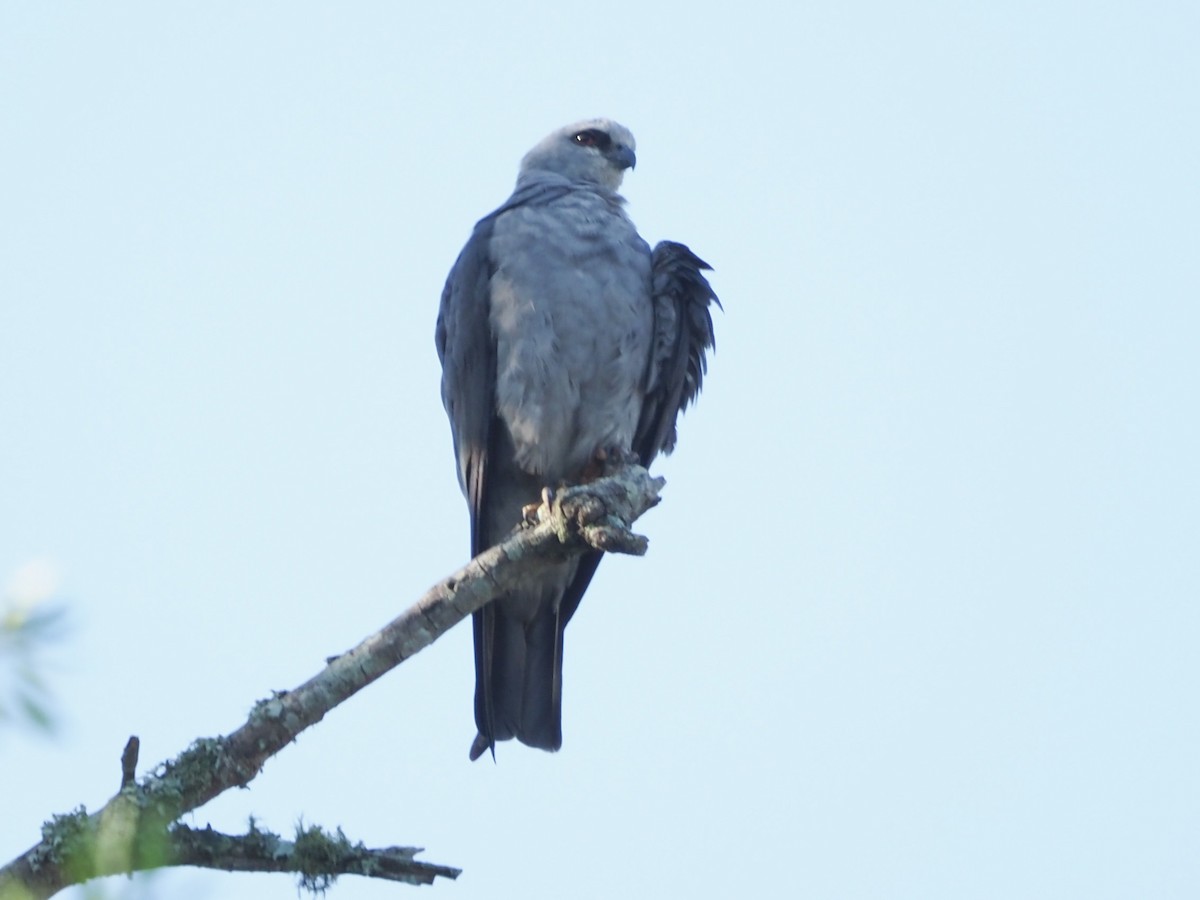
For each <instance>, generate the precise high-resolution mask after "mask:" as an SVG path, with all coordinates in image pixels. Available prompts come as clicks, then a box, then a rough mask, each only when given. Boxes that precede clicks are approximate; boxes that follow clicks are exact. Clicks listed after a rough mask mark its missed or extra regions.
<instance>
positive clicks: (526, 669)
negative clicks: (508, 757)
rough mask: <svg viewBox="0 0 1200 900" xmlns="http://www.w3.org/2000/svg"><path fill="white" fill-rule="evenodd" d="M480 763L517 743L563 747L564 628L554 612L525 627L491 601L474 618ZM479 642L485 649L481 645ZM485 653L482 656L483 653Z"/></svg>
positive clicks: (476, 750) (546, 611) (545, 611)
mask: <svg viewBox="0 0 1200 900" xmlns="http://www.w3.org/2000/svg"><path fill="white" fill-rule="evenodd" d="M475 615H476V617H478V618H482V619H484V621H483V622H479V621H478V618H477V622H476V635H475V637H476V648H475V650H476V668H475V725H476V727H477V728H478V730H479V736H478V737H477V738H476V739H475V743H474V744H473V745H472V747H471V759H477V758H478V757H479V756H481V755H482V754H483V753H484V752H485V751H486V750H488V749H489V748H492V747H494V744H495V742H496V741H504V740H508V739H510V738H514V737H515V738H516V739H517V740H519V741H520V742H521V743H522V744H526V745H528V746H530V747H537V748H539V749H542V750H552V751H553V750H558V749H559V748H560V747H561V746H562V627H561V625H560V616H559V613H558V611H557V610H555V609H553V608H548V609H543V610H542V611H540V612H539V613H538V614H537V615H536V616H535V617H534V618H533V620H532V621H530V622H528V623H526V622H524V621H522V620H520V619H518V618H515V617H512V616H509V615H506V614H505V613H504V611H503V610H502V609H501V608H500V604H499V603H497V602H493V603H491V604H489V605H488V606H486V607H484V609H483V610H481V611H480V612H478V613H476V614H475ZM481 639H482V640H483V641H484V643H485V646H483V647H481V646H480V641H481ZM481 650H482V652H481Z"/></svg>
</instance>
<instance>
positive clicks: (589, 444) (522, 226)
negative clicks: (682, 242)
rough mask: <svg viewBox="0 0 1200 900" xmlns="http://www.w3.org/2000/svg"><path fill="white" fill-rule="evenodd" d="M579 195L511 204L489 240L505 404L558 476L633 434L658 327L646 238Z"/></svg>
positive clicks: (537, 459) (530, 467) (533, 452)
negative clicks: (544, 202)
mask: <svg viewBox="0 0 1200 900" xmlns="http://www.w3.org/2000/svg"><path fill="white" fill-rule="evenodd" d="M568 199H569V200H571V201H572V202H559V203H555V204H551V205H548V206H544V207H533V208H525V207H521V208H518V209H514V210H511V211H509V212H507V213H505V214H504V215H503V216H501V217H500V219H499V220H498V221H497V222H496V225H495V228H494V231H493V235H492V240H491V246H490V248H489V249H490V253H489V255H490V258H491V261H492V264H493V267H494V274H493V275H492V278H491V281H490V286H489V287H490V309H489V318H490V325H491V329H492V333H493V337H494V338H495V345H496V397H495V402H496V413H497V416H498V418H499V419H500V421H501V422H502V423H503V424H504V426H506V427H507V429H508V431H509V433H510V436H511V438H512V445H513V448H514V453H515V459H516V462H517V463H518V465H520V467H521V468H523V469H524V470H526V471H528V472H530V473H533V474H536V475H539V476H542V477H543V478H545V480H546V481H547V482H550V483H552V482H555V481H559V480H570V479H573V478H574V477H576V476H577V475H578V474H579V470H581V469H582V468H583V467H584V466H585V465H586V464H587V463H588V461H589V460H590V459H591V458H592V455H593V454H594V453H595V451H596V449H597V448H599V447H612V446H620V447H626V448H627V447H628V446H629V445H630V443H631V441H632V439H633V432H634V427H635V426H636V424H637V418H638V414H639V412H640V410H641V405H642V396H643V393H642V387H643V379H644V376H645V372H646V364H647V359H648V357H649V353H650V345H651V335H652V329H653V311H652V306H651V299H650V252H649V248H648V247H647V245H646V243H645V242H644V241H643V240H642V239H641V238H640V237H639V236H638V234H637V231H636V229H635V228H634V227H633V225H632V223H631V222H630V221H629V220H628V219H627V218H626V217H625V216H624V214H623V213H621V212H620V211H619V209H614V208H613V207H612V205H611V204H610V203H608V202H606V201H604V200H603V199H602V198H599V197H597V198H595V202H590V201H589V198H586V197H585V198H568Z"/></svg>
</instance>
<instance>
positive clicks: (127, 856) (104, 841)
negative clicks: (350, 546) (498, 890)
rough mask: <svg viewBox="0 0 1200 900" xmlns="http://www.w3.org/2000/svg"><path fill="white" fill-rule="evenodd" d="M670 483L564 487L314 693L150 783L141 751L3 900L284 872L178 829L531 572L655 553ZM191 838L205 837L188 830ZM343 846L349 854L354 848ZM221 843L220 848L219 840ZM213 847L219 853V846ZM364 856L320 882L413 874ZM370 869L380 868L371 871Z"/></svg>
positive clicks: (13, 866) (262, 706) (617, 480)
mask: <svg viewBox="0 0 1200 900" xmlns="http://www.w3.org/2000/svg"><path fill="white" fill-rule="evenodd" d="M663 484H664V482H663V479H661V478H652V477H651V476H650V474H649V473H648V472H647V471H646V470H645V469H643V468H642V467H641V466H638V465H635V464H631V463H628V462H627V461H621V460H613V461H612V468H611V469H610V471H608V472H607V473H606V474H605V476H604V477H603V478H600V479H598V480H596V481H593V482H591V483H589V484H586V485H581V486H577V487H570V488H565V489H563V490H561V491H559V492H558V493H557V495H555V494H553V493H551V492H549V491H547V492H546V495H545V496H544V498H543V503H542V505H541V507H539V508H538V509H537V511H536V515H535V517H534V518H535V523H533V524H528V525H527V526H526V527H523V528H521V529H519V530H518V531H516V532H515V533H514V534H513V536H512V537H510V538H509V539H508V540H507V541H505V542H504V543H502V544H499V545H497V546H495V547H492V548H491V549H490V550H487V551H485V552H484V553H481V554H480V555H479V556H477V557H475V559H473V560H471V562H469V563H468V564H467V565H466V566H464V567H463V568H462V569H459V570H458V571H457V572H455V573H454V574H453V575H451V576H450V577H449V578H446V579H443V580H442V581H441V582H439V583H438V584H436V585H434V586H433V587H432V588H430V589H429V590H428V591H427V592H426V593H425V595H424V596H423V597H422V598H421V599H420V600H418V601H417V603H416V604H415V605H414V606H412V607H410V608H409V609H408V610H407V611H405V612H404V613H402V614H401V615H400V616H399V617H398V618H396V619H395V620H393V621H392V622H390V623H389V624H388V625H386V626H384V628H383V629H382V630H380V631H379V632H377V633H375V634H373V635H371V636H370V637H368V638H367V639H366V640H364V641H363V642H362V643H360V644H359V645H358V646H357V647H355V648H353V649H352V650H349V651H347V652H346V653H343V654H341V655H339V656H334V657H330V658H329V659H328V660H326V665H325V668H324V669H323V670H322V671H321V672H319V673H318V674H317V675H315V676H313V677H312V678H310V679H309V680H308V681H306V682H305V683H304V684H302V685H300V686H299V687H297V688H295V689H293V690H291V691H278V692H276V693H275V694H274V696H272V697H270V698H268V699H264V700H260V701H258V703H256V704H255V706H254V709H253V710H252V711H251V713H250V716H249V718H248V719H247V720H246V722H245V724H243V725H242V726H241V727H240V728H238V729H236V730H235V731H233V732H231V733H230V734H228V735H225V736H222V737H216V738H201V739H199V740H197V741H195V742H194V743H193V744H192V746H191V747H189V748H188V749H187V750H185V751H183V752H182V753H181V754H179V756H177V757H176V758H175V759H173V760H171V761H169V762H166V763H163V764H161V765H159V766H158V767H157V768H156V769H155V770H154V771H153V772H152V773H150V774H149V775H147V776H145V777H144V778H142V779H141V780H140V781H133V780H132V779H129V778H128V774H129V771H130V768H131V766H132V765H133V763H132V762H131V757H130V754H132V753H136V748H135V745H134V744H133V741H131V742H130V745H128V746H127V748H126V755H125V756H124V757H123V762H122V788H121V790H120V791H119V792H118V793H117V795H116V796H115V797H113V798H112V799H111V800H110V801H109V802H108V803H107V804H105V806H104V808H103V809H101V810H100V811H99V812H95V813H91V814H89V813H87V812H86V811H85V810H84V809H83V808H82V807H81V808H80V809H79V810H77V811H76V812H73V813H70V814H68V815H65V816H56V817H54V818H53V819H51V820H50V821H49V822H47V823H46V824H45V825H43V827H42V840H41V841H40V842H39V843H38V844H36V845H35V846H33V847H31V848H30V849H29V850H27V851H26V852H25V853H23V854H22V855H21V856H19V857H17V858H16V859H14V860H13V861H12V862H10V863H8V864H7V865H5V866H3V867H0V900H9V898H20V900H27V898H28V900H32V898H44V897H50V896H53V895H54V894H56V893H57V892H58V891H60V890H61V889H62V888H64V887H66V886H68V885H71V884H78V883H80V882H83V881H86V880H88V879H89V878H94V877H97V876H99V875H104V874H113V873H117V872H131V871H140V870H143V869H149V868H159V867H162V866H164V865H210V866H212V867H216V868H228V869H235V868H236V869H240V870H242V871H249V870H253V871H280V870H281V869H280V867H278V866H275V865H274V864H271V867H268V864H267V863H266V862H263V863H262V867H259V868H255V867H254V866H253V862H254V859H255V857H254V856H253V854H248V853H246V852H245V851H246V846H245V845H246V841H247V839H248V838H251V837H252V836H253V833H254V831H255V829H253V828H252V829H251V834H250V835H247V836H245V837H244V838H229V837H228V836H223V835H218V836H217V837H220V838H224V839H226V840H228V841H239V842H240V843H239V844H238V846H239V848H240V851H241V852H242V853H243V855H242V856H221V855H219V854H218V855H215V856H213V857H212V859H213V860H214V861H213V862H211V863H200V862H196V861H195V860H196V859H198V858H200V855H199V852H198V851H195V852H191V851H189V852H191V855H190V856H189V855H187V854H185V853H183V847H182V845H180V844H179V841H181V840H182V837H180V836H181V835H182V834H184V831H182V828H183V827H182V826H180V825H177V824H176V825H173V824H172V823H175V822H176V820H177V819H179V817H180V816H182V815H183V814H184V813H187V812H190V811H192V810H194V809H196V808H198V807H200V806H202V805H203V804H205V803H207V802H208V801H209V800H211V799H212V798H213V797H215V796H217V795H218V794H220V793H222V792H223V791H226V790H228V789H230V788H232V787H244V786H245V785H246V784H248V783H249V782H250V781H251V780H252V779H253V778H254V777H255V776H256V775H258V773H259V771H261V769H262V767H263V764H264V763H265V762H266V761H267V760H268V759H269V758H270V757H272V756H274V755H275V754H276V753H278V752H279V751H280V750H281V749H283V747H285V746H287V744H289V743H290V742H291V741H292V740H294V739H295V738H296V736H297V735H299V734H300V732H302V731H303V730H304V729H306V728H308V727H309V726H310V725H313V724H315V723H317V722H319V721H320V720H321V719H322V718H323V717H324V716H325V714H326V713H328V712H329V711H330V710H331V709H333V708H334V707H335V706H337V705H338V704H339V703H341V702H342V701H343V700H346V699H347V698H348V697H351V696H352V695H354V694H355V693H357V692H358V691H360V690H362V688H364V687H366V686H367V685H368V684H370V683H371V682H372V681H374V680H376V679H377V678H379V677H380V676H382V675H384V674H385V673H386V672H388V671H390V670H391V669H393V668H395V667H396V666H398V665H399V664H400V663H402V662H404V660H406V659H408V658H409V657H410V656H412V655H413V654H415V653H417V652H418V651H420V650H422V649H424V648H425V647H427V646H428V645H429V644H431V643H433V641H435V640H436V639H437V638H438V637H440V636H441V635H442V634H444V633H445V632H446V631H448V630H449V629H450V628H452V627H453V626H454V625H456V624H457V623H458V622H460V621H462V620H463V619H464V618H466V617H467V616H469V615H470V614H471V613H473V612H474V611H475V610H477V609H479V608H480V607H482V606H483V605H484V604H485V603H487V602H488V601H490V600H492V599H494V598H495V597H497V596H499V595H501V594H503V593H504V592H505V591H507V590H508V589H510V588H511V587H513V586H514V585H515V584H516V583H517V582H518V581H519V580H520V579H521V578H522V577H525V576H526V575H528V573H529V571H530V569H531V568H537V567H540V566H542V565H545V564H547V562H548V561H553V560H560V559H562V558H563V557H564V556H571V555H574V554H578V553H582V552H584V551H586V550H588V549H593V548H594V549H599V550H606V551H610V552H618V553H633V554H638V555H640V554H642V553H645V551H646V540H645V538H643V537H640V536H639V535H635V534H633V533H632V532H630V530H629V529H630V525H632V523H633V522H634V521H635V520H636V519H637V518H638V517H639V516H641V515H642V513H644V512H646V510H648V509H650V508H651V507H653V506H655V505H656V504H657V503H658V499H659V496H658V495H659V491H661V489H662V486H663ZM131 747H133V749H131ZM187 833H189V834H191V835H195V834H197V833H200V834H203V833H204V832H194V831H192V830H191V829H187ZM260 834H263V833H262V832H260ZM339 834H340V832H339ZM272 837H275V836H272ZM276 840H278V838H276ZM341 840H342V841H343V842H345V844H346V845H347V846H349V842H348V841H345V838H344V837H342V838H341ZM212 841H213V842H214V843H219V842H218V841H217V839H216V838H213V839H212ZM297 843H299V841H297ZM189 846H190V845H189ZM197 846H199V845H197ZM206 846H210V848H211V847H212V846H213V844H209V845H206ZM358 847H359V848H361V845H358ZM352 849H354V848H352ZM361 852H362V853H363V854H366V855H365V856H361V857H358V858H359V859H361V860H362V861H361V862H353V861H351V858H350V856H347V861H346V862H344V863H339V864H338V865H337V866H332V867H331V869H330V870H329V871H327V872H317V873H311V874H312V876H313V877H316V876H320V875H328V876H329V877H330V879H332V877H334V876H336V875H338V874H342V873H344V872H350V871H355V872H356V873H357V874H362V875H367V876H368V877H381V878H389V877H392V876H391V875H389V874H388V873H389V872H391V871H393V868H394V871H396V872H402V871H406V870H403V867H400V866H398V858H397V857H396V854H397V853H400V854H401V855H402V854H403V853H407V852H409V851H408V850H403V849H402V850H396V848H391V849H390V850H378V851H369V850H366V849H365V848H361ZM412 852H413V853H415V852H416V851H415V850H414V851H412ZM388 854H391V855H388ZM370 860H375V862H373V863H370V864H368V862H369V861H370ZM409 861H410V863H411V864H412V865H413V866H420V867H422V868H421V870H420V871H421V872H428V873H430V874H429V881H431V880H432V878H433V877H434V876H436V875H442V876H444V877H451V878H452V877H454V876H455V875H457V870H455V869H450V868H448V867H444V866H432V865H428V864H425V863H416V862H413V861H412V860H411V859H410V860H409ZM339 866H340V867H341V868H339ZM353 866H358V867H359V868H360V869H361V871H359V870H358V869H355V868H353ZM335 869H337V871H335ZM289 870H290V869H289ZM414 871H415V870H414ZM306 877H308V876H307V875H306ZM393 880H406V879H403V878H401V879H395V878H393ZM429 881H419V882H418V883H429Z"/></svg>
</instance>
